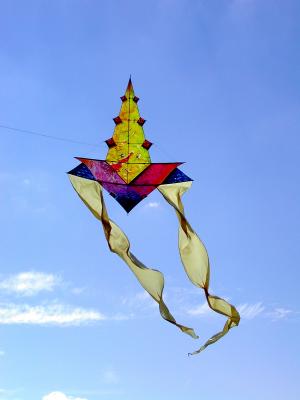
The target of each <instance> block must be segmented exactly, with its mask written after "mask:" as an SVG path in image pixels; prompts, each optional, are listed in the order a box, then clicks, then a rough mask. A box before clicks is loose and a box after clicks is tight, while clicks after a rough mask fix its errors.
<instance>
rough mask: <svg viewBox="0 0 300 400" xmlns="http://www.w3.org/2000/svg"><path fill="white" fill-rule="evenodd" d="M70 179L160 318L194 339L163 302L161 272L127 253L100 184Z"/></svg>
mask: <svg viewBox="0 0 300 400" xmlns="http://www.w3.org/2000/svg"><path fill="white" fill-rule="evenodd" d="M69 178H70V181H71V183H72V185H73V188H74V189H75V191H76V192H77V194H78V195H79V197H80V198H81V200H82V201H83V202H84V203H85V205H86V206H87V207H88V208H89V210H90V211H91V212H92V213H93V215H94V216H95V217H96V218H97V219H98V220H99V221H101V223H102V226H103V230H104V234H105V237H106V240H107V243H108V246H109V248H110V250H111V251H112V252H114V253H116V254H117V255H118V256H119V257H121V258H122V260H124V261H125V263H126V264H127V265H128V267H129V268H130V269H131V271H132V272H133V273H134V275H135V276H136V278H137V279H138V281H139V282H140V284H141V285H142V287H143V288H144V289H145V290H146V291H147V292H148V293H149V295H150V296H151V297H152V298H153V299H154V300H155V301H156V302H157V303H158V304H159V311H160V314H161V316H162V318H164V319H165V320H166V321H168V322H170V323H171V324H173V325H175V326H177V327H178V328H179V329H180V330H181V331H182V332H184V333H186V334H188V335H190V336H191V337H193V338H194V339H197V338H198V336H197V335H196V333H195V332H194V330H193V329H192V328H188V327H186V326H183V325H181V324H178V323H177V322H176V320H175V318H174V317H173V316H172V314H171V313H170V311H169V309H168V307H167V305H166V304H165V303H164V301H163V290H164V276H163V274H162V273H161V272H160V271H157V270H155V269H150V268H147V267H146V266H145V265H144V264H143V263H142V262H141V261H139V260H138V259H137V258H136V257H135V256H134V254H132V253H131V252H130V242H129V240H128V238H127V236H126V235H125V233H124V232H123V231H122V230H121V229H120V228H119V226H118V225H117V224H115V223H114V222H113V221H112V220H111V219H110V218H109V216H108V213H107V210H106V206H105V202H104V198H103V193H102V186H101V185H100V184H99V183H98V182H96V181H92V180H88V179H84V178H81V177H78V176H74V175H69Z"/></svg>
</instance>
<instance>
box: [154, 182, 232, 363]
mask: <svg viewBox="0 0 300 400" xmlns="http://www.w3.org/2000/svg"><path fill="white" fill-rule="evenodd" d="M191 184H192V182H182V183H174V184H168V185H160V186H159V187H158V190H159V191H160V192H161V194H162V195H163V196H164V198H165V199H166V200H167V202H168V203H169V204H170V205H171V206H172V207H173V208H174V210H175V211H176V214H177V217H178V220H179V243H178V246H179V253H180V257H181V261H182V264H183V266H184V269H185V272H186V274H187V276H188V277H189V279H190V281H191V282H192V283H193V284H194V285H195V286H197V287H199V288H202V289H203V290H204V293H205V296H206V300H207V303H208V305H209V307H210V308H211V309H212V310H213V311H215V312H217V313H219V314H222V315H225V316H226V317H228V319H227V321H226V323H225V325H224V328H223V330H222V331H220V332H219V333H217V334H215V335H213V336H212V337H211V338H210V339H209V340H207V342H205V343H204V345H203V346H201V347H200V349H199V350H196V351H194V352H193V353H189V355H194V354H198V353H200V352H201V351H203V350H204V349H205V348H206V347H207V346H209V345H211V344H213V343H215V342H216V341H217V340H219V339H221V337H223V336H224V335H226V333H227V332H228V331H229V330H230V329H231V328H233V327H234V326H237V325H238V324H239V322H240V315H239V313H238V311H237V310H236V308H235V307H234V306H232V305H231V304H229V303H228V302H227V301H225V300H223V299H221V298H220V297H217V296H213V295H210V294H209V292H208V289H209V278H210V265H209V258H208V254H207V250H206V248H205V246H204V244H203V243H202V241H201V240H200V238H199V237H198V236H197V234H196V233H195V232H194V230H193V229H192V227H191V225H190V224H189V222H188V221H187V219H186V217H185V214H184V209H183V204H182V201H181V197H182V195H183V194H184V193H185V192H186V191H187V190H188V189H189V188H190V187H191Z"/></svg>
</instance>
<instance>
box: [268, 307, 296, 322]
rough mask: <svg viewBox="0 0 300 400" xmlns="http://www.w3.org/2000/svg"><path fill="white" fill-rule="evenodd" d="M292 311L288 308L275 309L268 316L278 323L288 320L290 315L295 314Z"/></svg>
mask: <svg viewBox="0 0 300 400" xmlns="http://www.w3.org/2000/svg"><path fill="white" fill-rule="evenodd" d="M293 313H294V312H293V311H292V310H289V309H287V308H282V307H279V308H275V309H274V310H273V311H272V312H270V313H268V315H269V316H270V317H271V318H272V319H273V321H278V320H280V319H284V318H286V317H287V316H288V315H291V314H293Z"/></svg>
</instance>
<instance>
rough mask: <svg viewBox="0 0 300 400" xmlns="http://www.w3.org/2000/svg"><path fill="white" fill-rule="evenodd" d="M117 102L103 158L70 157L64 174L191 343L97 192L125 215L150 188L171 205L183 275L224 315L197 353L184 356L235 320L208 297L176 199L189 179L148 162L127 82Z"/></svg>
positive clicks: (155, 277) (201, 263) (203, 264)
mask: <svg viewBox="0 0 300 400" xmlns="http://www.w3.org/2000/svg"><path fill="white" fill-rule="evenodd" d="M121 101H122V105H121V110H120V113H119V115H118V116H117V117H115V118H113V120H114V123H115V129H114V133H113V136H112V137H111V138H109V139H107V140H106V144H107V146H108V152H107V156H106V159H105V160H96V159H89V158H82V157H76V158H77V160H78V161H80V164H79V165H78V166H76V167H75V168H74V169H72V170H71V171H69V172H68V175H69V178H70V181H71V183H72V185H73V188H74V189H75V191H76V192H77V194H78V195H79V197H80V198H81V200H82V201H83V202H84V204H85V205H86V206H87V207H88V208H89V210H90V211H91V212H92V213H93V215H94V216H95V217H96V218H97V219H98V220H99V221H100V222H101V223H102V227H103V230H104V234H105V237H106V240H107V243H108V246H109V248H110V250H111V251H112V252H114V253H116V254H117V255H118V256H119V257H121V259H123V260H124V261H125V263H126V264H127V265H128V267H129V268H130V269H131V271H132V272H133V273H134V275H135V276H136V278H137V279H138V281H139V282H140V284H141V286H142V287H143V288H144V289H145V290H146V291H147V292H148V293H149V295H150V296H151V297H152V298H153V299H154V300H155V301H156V302H157V303H158V305H159V311H160V314H161V316H162V318H164V319H165V320H166V321H168V322H170V323H171V324H173V325H175V326H177V327H178V328H179V329H180V330H181V331H182V332H184V333H186V334H188V335H190V336H191V337H192V338H195V339H197V338H198V336H197V335H196V333H195V331H194V329H192V328H189V327H186V326H184V325H181V324H179V323H178V322H177V321H176V320H175V318H174V317H173V315H172V314H171V313H170V311H169V309H168V307H167V305H166V304H165V302H164V300H163V289H164V276H163V274H162V273H161V272H160V271H158V270H155V269H150V268H148V267H146V266H145V265H144V264H143V263H142V262H141V261H140V260H138V259H137V258H136V257H135V255H134V254H133V253H131V251H130V242H129V240H128V238H127V236H126V235H125V233H124V232H123V231H122V230H121V228H120V227H119V226H118V225H117V224H116V223H115V222H113V221H112V220H111V219H110V218H109V216H108V212H107V208H106V204H105V201H104V197H103V189H105V190H106V191H107V192H108V193H109V194H110V195H111V196H112V197H114V199H115V200H116V201H117V202H118V203H119V204H120V205H121V206H122V207H123V208H124V209H125V210H126V212H127V213H129V212H130V211H131V210H132V209H133V208H134V207H135V206H136V205H137V204H138V203H139V202H141V201H142V200H143V199H145V198H146V197H147V196H148V195H149V194H150V193H151V192H152V191H153V190H155V189H157V190H159V192H160V193H161V194H162V196H163V198H164V199H165V200H166V201H167V203H168V204H170V205H171V206H172V207H173V209H174V210H175V213H176V215H177V218H178V222H179V236H178V247H179V253H180V258H181V261H182V264H183V266H184V269H185V272H186V274H187V276H188V278H189V279H190V281H191V282H192V283H193V284H194V285H195V286H197V287H199V288H201V289H203V291H204V293H205V297H206V301H207V304H208V306H209V307H210V308H211V309H212V310H213V311H215V312H217V313H219V314H222V315H224V316H226V317H227V320H226V323H225V325H224V327H223V329H222V331H220V332H219V333H217V334H215V335H213V336H212V337H211V338H210V339H209V340H207V341H206V342H205V343H204V344H203V345H202V346H201V347H200V348H199V349H198V350H196V351H194V352H193V353H189V354H191V355H193V354H197V353H200V352H201V351H202V350H204V349H205V348H206V347H207V346H209V345H211V344H213V343H215V342H216V341H217V340H219V339H220V338H221V337H223V336H224V335H226V333H227V332H228V331H229V329H231V328H232V327H235V326H237V325H238V324H239V321H240V316H239V313H238V311H237V310H236V308H235V307H234V306H233V305H231V304H229V303H228V302H227V301H225V300H224V299H222V298H220V297H218V296H214V295H212V294H210V293H209V279H210V265H209V258H208V253H207V250H206V248H205V246H204V244H203V243H202V241H201V240H200V238H199V237H198V236H197V234H196V233H195V232H194V230H193V228H192V227H191V225H190V223H189V222H188V220H187V218H186V216H185V213H184V208H183V204H182V201H181V197H182V195H183V194H184V193H185V192H186V191H187V190H188V189H189V188H190V187H191V184H192V179H191V178H189V177H188V176H187V175H186V174H184V173H183V172H182V171H181V170H180V169H179V168H178V167H179V166H180V165H181V164H182V163H180V162H172V163H152V162H151V158H150V154H149V149H150V147H151V145H152V143H151V142H150V141H149V140H147V139H145V135H144V129H143V125H144V123H145V122H146V121H145V119H144V118H142V117H141V116H140V113H139V109H138V101H139V98H138V97H137V96H136V95H135V93H134V89H133V85H132V81H131V79H129V82H128V85H127V88H126V91H125V94H124V96H122V97H121Z"/></svg>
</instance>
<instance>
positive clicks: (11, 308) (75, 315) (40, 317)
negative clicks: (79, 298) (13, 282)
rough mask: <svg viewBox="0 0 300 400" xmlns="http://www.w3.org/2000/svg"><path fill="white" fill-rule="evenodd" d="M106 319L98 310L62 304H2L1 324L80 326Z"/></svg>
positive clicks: (0, 307) (0, 306) (0, 310)
mask: <svg viewBox="0 0 300 400" xmlns="http://www.w3.org/2000/svg"><path fill="white" fill-rule="evenodd" d="M106 319H107V317H106V316H105V315H103V314H101V313H99V312H98V311H94V310H88V309H84V308H80V307H72V306H66V305H62V304H49V305H39V306H30V305H27V304H4V305H1V304H0V325H1V324H2V325H11V324H14V325H16V324H29V325H57V326H78V325H83V324H87V323H91V322H95V321H103V320H106Z"/></svg>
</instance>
